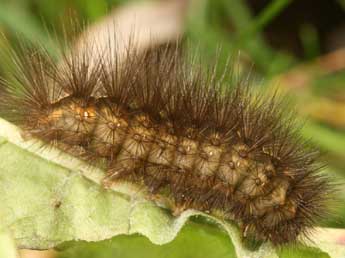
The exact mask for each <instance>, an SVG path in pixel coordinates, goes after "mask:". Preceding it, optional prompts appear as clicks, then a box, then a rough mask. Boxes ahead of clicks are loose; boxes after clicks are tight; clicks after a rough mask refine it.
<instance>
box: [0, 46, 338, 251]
mask: <svg viewBox="0 0 345 258" xmlns="http://www.w3.org/2000/svg"><path fill="white" fill-rule="evenodd" d="M177 45H178V44H177ZM109 47H110V46H109ZM89 49H91V48H89ZM107 52H108V53H113V51H107ZM115 52H116V51H115ZM181 52H183V51H181V46H180V45H178V46H177V47H169V46H166V47H161V48H154V49H151V50H147V51H142V52H140V53H139V51H135V49H131V48H128V51H127V52H126V54H125V57H126V58H125V61H119V59H118V58H117V56H116V54H115V55H109V56H107V55H104V54H103V53H102V51H90V52H89V53H87V52H80V53H76V54H71V52H70V51H68V50H66V51H62V55H61V58H60V59H61V60H62V61H60V62H56V61H55V60H54V58H53V57H52V56H51V55H50V54H49V53H48V52H47V51H44V50H42V49H30V48H26V49H24V51H22V52H21V53H22V54H20V53H19V54H15V53H14V54H13V56H12V59H13V60H14V62H15V64H16V71H15V72H14V73H13V75H12V79H9V80H5V79H3V80H2V81H1V94H0V96H1V97H0V110H1V112H0V113H1V115H2V116H3V117H5V118H6V119H8V120H9V121H11V122H13V123H15V124H17V125H18V126H19V127H21V128H22V129H23V131H24V133H25V134H26V135H29V136H28V137H32V138H38V139H41V140H42V141H44V142H45V143H46V144H47V146H52V145H53V146H57V147H58V148H60V149H62V150H64V151H66V152H69V153H72V154H73V155H74V156H77V157H79V158H81V159H84V160H86V161H88V162H90V164H98V163H97V162H98V161H100V160H102V161H104V162H105V170H106V175H105V179H104V184H105V185H106V184H111V183H113V182H117V181H121V180H122V181H128V182H131V183H134V184H136V185H138V186H140V187H143V188H144V189H146V191H147V192H148V195H149V197H150V198H152V199H153V200H154V199H155V198H157V197H164V198H166V199H167V200H169V201H170V203H171V207H170V209H171V210H172V213H173V214H179V213H181V212H182V211H184V210H186V209H196V210H199V211H203V212H206V213H210V214H216V215H217V216H220V217H221V218H223V219H226V220H233V221H235V222H237V223H238V224H239V226H240V227H241V228H242V230H243V235H244V236H253V237H254V238H255V239H257V240H262V241H270V242H272V243H273V244H275V245H280V244H285V243H291V242H294V241H296V240H297V237H298V236H299V235H301V234H302V235H308V234H309V232H310V229H312V227H313V226H314V225H315V224H316V223H317V221H318V220H319V219H320V218H322V217H323V216H325V214H327V211H328V205H327V202H328V200H329V199H330V196H331V193H332V190H333V189H332V187H331V183H330V181H329V179H328V178H327V177H325V176H324V175H322V174H320V173H319V168H320V166H319V163H318V156H319V154H318V151H317V150H316V149H314V148H313V147H312V146H310V144H309V143H308V142H306V141H304V140H303V139H302V137H301V135H300V133H299V127H298V126H297V122H296V121H295V119H294V114H293V112H290V111H289V107H287V104H286V102H285V101H284V96H279V95H278V94H263V93H254V91H253V89H252V88H251V87H250V80H247V79H241V80H237V81H236V82H235V83H231V82H230V80H227V79H226V77H227V76H229V75H230V76H231V74H232V72H231V70H230V71H228V70H227V71H225V72H224V76H223V77H221V78H219V76H216V73H217V71H216V70H217V69H216V65H215V66H211V67H207V68H204V66H201V65H199V64H198V62H196V61H195V60H190V59H188V58H183V55H182V54H181ZM91 56H92V57H91ZM95 56H96V57H97V58H95ZM91 59H92V60H93V61H92V62H91V61H90V60H91ZM95 60H97V61H95ZM231 84H234V85H231Z"/></svg>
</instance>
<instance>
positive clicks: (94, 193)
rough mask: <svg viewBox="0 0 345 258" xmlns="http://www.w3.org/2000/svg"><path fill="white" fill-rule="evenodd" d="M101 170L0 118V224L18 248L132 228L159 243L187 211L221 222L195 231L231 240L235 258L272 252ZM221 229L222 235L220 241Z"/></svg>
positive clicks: (104, 236) (271, 254) (109, 235)
mask: <svg viewBox="0 0 345 258" xmlns="http://www.w3.org/2000/svg"><path fill="white" fill-rule="evenodd" d="M103 177H104V172H103V171H101V170H99V169H96V168H91V167H90V166H89V165H87V164H85V163H83V162H82V161H80V160H78V159H76V158H73V157H71V156H69V155H67V154H64V153H61V152H60V151H58V150H56V149H54V148H51V147H49V148H47V147H45V148H44V147H42V144H41V143H40V142H38V141H36V140H24V139H23V138H22V136H21V131H20V130H19V129H18V128H17V127H15V126H14V125H12V124H10V123H8V122H6V121H5V120H2V119H0V226H1V228H2V229H6V230H8V231H9V232H11V234H12V235H13V237H14V239H15V240H16V244H17V245H18V247H19V248H29V249H48V248H53V247H55V246H57V245H59V244H62V243H64V242H67V241H78V240H84V241H101V240H106V239H110V238H112V237H115V236H118V235H133V234H140V235H143V236H145V237H147V238H148V239H149V240H150V241H151V242H152V243H153V244H156V245H163V244H167V243H170V242H172V241H173V240H174V239H175V238H176V237H177V235H178V233H179V232H180V231H181V229H182V228H183V227H184V225H185V224H186V222H187V221H188V220H189V219H190V217H196V216H199V217H204V218H206V219H207V220H208V221H210V222H212V223H213V224H214V225H218V227H220V228H221V229H217V230H203V228H205V227H206V226H203V227H200V228H199V232H201V234H205V238H209V239H210V240H212V239H218V240H219V241H221V242H222V245H223V244H228V245H229V246H228V247H224V250H227V249H229V250H231V249H232V246H233V247H234V250H235V252H236V254H237V257H248V258H250V257H260V258H261V257H265V258H273V257H278V256H277V254H276V252H275V250H274V249H273V248H271V247H270V245H269V244H263V245H262V246H260V248H259V249H258V250H256V251H251V250H249V249H247V248H246V247H245V246H244V244H243V242H242V241H241V237H240V233H239V231H238V229H237V227H236V226H234V225H233V224H231V223H229V222H225V221H222V220H219V219H217V218H214V217H211V216H208V215H206V214H203V213H201V212H198V211H194V210H187V211H185V212H183V213H182V214H181V215H180V216H179V217H173V216H172V215H171V214H170V213H169V212H168V211H167V210H165V209H164V208H161V207H158V206H157V205H156V204H155V203H153V202H151V201H148V200H147V199H145V195H144V193H143V191H140V189H138V188H136V187H135V186H133V185H131V184H128V183H119V184H116V185H114V186H113V187H112V188H111V189H105V188H104V187H103V186H102V184H101V180H102V178H103ZM0 230H1V229H0ZM197 231H198V230H197V229H193V230H188V229H187V231H184V232H187V233H184V235H182V236H183V237H185V238H190V242H193V241H194V238H195V237H196V234H195V232H197ZM224 232H225V233H224ZM224 234H225V235H226V236H228V237H229V238H228V241H224ZM123 237H124V236H122V237H121V238H119V239H122V238H123ZM137 238H138V237H135V236H134V237H133V236H132V237H129V238H128V239H132V240H133V241H132V240H131V243H132V244H133V246H137V245H135V244H138V245H139V247H140V245H141V244H140V241H141V242H142V241H143V240H142V239H141V240H140V241H139V240H136V239H137ZM114 239H116V241H120V242H121V240H118V238H114ZM139 239H140V238H139ZM177 240H178V239H177ZM177 240H176V241H177ZM230 240H231V241H232V245H231V242H230ZM124 241H130V240H124ZM204 241H205V239H204ZM184 242H186V241H180V243H184ZM225 242H227V243H225ZM172 244H173V243H172ZM128 245H129V242H128ZM204 245H205V244H202V245H201V246H200V248H201V249H200V252H202V250H204V251H205V250H209V249H210V248H211V247H210V246H208V249H204V248H205V247H203V246H204ZM215 246H217V245H215ZM139 247H138V248H139ZM175 249H176V250H179V249H181V248H175ZM175 249H174V248H172V250H175ZM131 250H132V249H127V252H128V255H132V256H131V257H137V256H135V255H134V254H133V253H132V251H131ZM133 250H135V248H134V249H133ZM139 250H140V248H139ZM153 250H154V248H153ZM133 252H134V251H133ZM206 252H211V250H209V251H206ZM214 252H215V253H216V251H214ZM158 253H159V252H158ZM1 257H2V256H1ZM153 257H162V256H154V255H152V256H151V258H153ZM175 257H182V256H175ZM217 257H232V255H231V253H230V252H229V254H223V256H221V255H219V256H214V258H217Z"/></svg>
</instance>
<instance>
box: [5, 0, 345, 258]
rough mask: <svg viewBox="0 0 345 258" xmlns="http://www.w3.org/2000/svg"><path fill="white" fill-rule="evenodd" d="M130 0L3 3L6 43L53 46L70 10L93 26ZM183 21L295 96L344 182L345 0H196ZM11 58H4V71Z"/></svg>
mask: <svg viewBox="0 0 345 258" xmlns="http://www.w3.org/2000/svg"><path fill="white" fill-rule="evenodd" d="M162 1H163V0H162ZM176 1H183V0H176ZM128 2H133V3H135V2H145V0H136V1H135V0H133V1H128V0H127V1H126V0H0V32H1V33H3V34H5V35H6V40H5V38H4V37H1V39H0V40H1V41H3V42H2V44H1V47H2V48H6V47H9V46H13V45H16V44H18V38H20V40H21V41H25V42H29V43H30V44H33V45H35V44H43V45H45V46H46V47H47V48H54V42H52V40H51V37H50V36H49V35H51V34H56V35H57V36H58V37H59V35H61V34H62V30H63V26H64V23H65V22H66V21H67V20H68V21H69V20H70V18H69V17H71V15H73V17H75V18H76V19H78V20H80V21H82V22H90V23H93V22H97V21H98V20H100V19H101V18H102V17H103V16H105V15H107V14H108V13H109V11H110V10H112V9H113V8H118V7H122V6H123V5H125V4H127V3H128ZM185 26H186V34H185V35H186V38H187V39H188V41H189V44H190V46H191V47H192V48H194V47H196V46H197V47H198V48H199V49H200V51H199V53H200V54H201V55H202V56H203V58H205V59H206V60H210V61H211V60H212V59H213V58H214V53H215V51H216V50H217V48H219V46H221V48H222V51H223V52H224V53H226V55H220V56H219V58H220V60H219V62H220V66H225V63H226V58H227V56H228V55H230V56H238V53H239V51H240V52H241V55H240V58H239V59H240V62H241V66H243V67H244V69H248V70H251V71H252V73H253V74H254V75H255V78H258V81H260V82H261V83H262V84H263V85H264V86H265V85H267V86H268V85H270V86H271V85H275V86H276V85H278V86H279V87H280V88H282V89H283V90H284V91H286V92H288V94H291V95H292V96H293V99H294V100H296V103H297V110H298V113H299V114H300V116H301V118H302V119H306V123H305V127H304V128H303V130H302V133H303V136H304V137H306V138H308V139H311V140H312V141H313V142H314V143H315V144H316V145H318V146H319V148H320V149H321V150H322V152H323V153H324V155H323V159H324V161H325V162H326V163H327V164H328V166H327V167H326V168H325V172H326V173H329V174H331V175H332V176H334V177H335V178H336V180H337V181H339V183H340V184H341V183H343V182H345V180H344V179H345V0H327V1H326V0H314V1H313V0H272V1H266V0H260V1H259V0H246V1H245V0H192V1H190V8H189V10H188V12H187V17H186V23H185ZM1 51H5V49H2V50H1ZM223 52H222V53H223ZM8 62H9V60H6V59H5V58H2V59H1V60H0V73H1V74H2V75H5V76H6V71H7V70H8ZM340 195H342V196H343V197H342V200H341V202H340V203H339V205H338V207H337V208H336V211H335V212H334V216H332V217H330V218H329V220H328V221H325V222H324V225H325V226H332V227H342V228H345V204H344V203H345V189H341V194H340ZM119 241H121V240H119ZM63 257H67V256H63ZM68 257H71V256H68ZM85 257H86V256H85ZM93 257H95V256H93ZM98 257H103V256H98ZM104 257H108V256H104Z"/></svg>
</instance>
